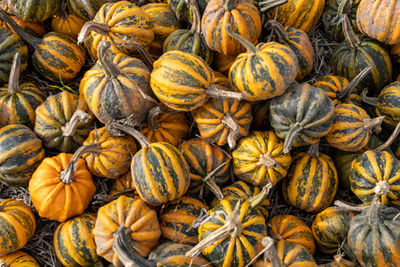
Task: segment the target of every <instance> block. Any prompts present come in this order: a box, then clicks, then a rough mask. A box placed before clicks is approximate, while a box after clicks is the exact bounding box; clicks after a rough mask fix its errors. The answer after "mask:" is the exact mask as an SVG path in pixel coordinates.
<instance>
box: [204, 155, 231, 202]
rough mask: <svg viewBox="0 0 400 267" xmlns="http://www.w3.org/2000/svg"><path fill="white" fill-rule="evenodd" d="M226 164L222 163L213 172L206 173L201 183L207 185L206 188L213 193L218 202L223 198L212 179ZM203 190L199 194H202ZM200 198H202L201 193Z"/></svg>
mask: <svg viewBox="0 0 400 267" xmlns="http://www.w3.org/2000/svg"><path fill="white" fill-rule="evenodd" d="M226 164H227V162H224V163H222V164H221V165H219V166H218V167H217V168H215V169H214V170H212V171H211V172H210V173H208V174H207V175H206V177H204V178H203V179H202V180H203V183H205V184H206V185H207V187H208V188H209V189H210V190H211V192H213V193H214V195H215V196H216V197H217V199H218V200H222V199H223V198H224V195H223V194H222V191H221V188H220V187H219V186H218V185H217V184H216V183H215V179H214V175H215V174H216V173H217V172H219V171H220V170H221V169H222V167H224V166H225V165H226ZM202 191H203V190H201V191H200V192H202ZM200 198H202V193H201V196H200Z"/></svg>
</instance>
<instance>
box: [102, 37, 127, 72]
mask: <svg viewBox="0 0 400 267" xmlns="http://www.w3.org/2000/svg"><path fill="white" fill-rule="evenodd" d="M110 46H111V43H110V42H109V41H106V40H102V41H101V42H100V43H99V46H98V47H97V56H98V58H99V62H100V65H101V66H102V67H103V69H104V73H105V75H106V77H107V78H108V79H115V78H117V76H118V75H120V74H121V69H120V68H119V67H118V66H117V65H116V64H114V63H113V62H112V60H110V58H108V57H107V53H108V51H109V48H110Z"/></svg>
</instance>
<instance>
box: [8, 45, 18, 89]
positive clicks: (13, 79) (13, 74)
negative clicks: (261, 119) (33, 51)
mask: <svg viewBox="0 0 400 267" xmlns="http://www.w3.org/2000/svg"><path fill="white" fill-rule="evenodd" d="M20 71H21V55H20V53H19V52H17V53H15V55H14V58H13V63H12V66H11V71H10V78H9V79H8V93H9V94H13V95H14V94H17V93H18V92H19V91H20V88H19V75H20Z"/></svg>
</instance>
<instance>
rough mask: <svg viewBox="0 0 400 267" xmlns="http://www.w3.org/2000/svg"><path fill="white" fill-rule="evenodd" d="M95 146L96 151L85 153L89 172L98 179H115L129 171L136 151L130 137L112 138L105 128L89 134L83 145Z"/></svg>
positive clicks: (84, 156) (133, 141)
mask: <svg viewBox="0 0 400 267" xmlns="http://www.w3.org/2000/svg"><path fill="white" fill-rule="evenodd" d="M91 144H93V145H97V147H98V151H97V152H92V153H85V154H83V155H82V157H83V158H84V159H85V161H86V165H87V167H88V169H89V171H90V172H91V173H92V174H93V175H95V176H98V177H104V178H113V179H115V178H117V177H118V176H121V175H123V174H125V173H127V172H128V171H129V169H130V164H131V161H132V155H135V153H136V151H137V147H136V143H135V140H134V139H133V138H132V137H130V136H114V135H112V134H110V133H109V132H108V131H107V129H106V127H102V128H100V129H95V130H93V131H91V132H90V134H89V136H88V138H87V139H86V140H85V141H84V142H83V145H85V146H86V145H91Z"/></svg>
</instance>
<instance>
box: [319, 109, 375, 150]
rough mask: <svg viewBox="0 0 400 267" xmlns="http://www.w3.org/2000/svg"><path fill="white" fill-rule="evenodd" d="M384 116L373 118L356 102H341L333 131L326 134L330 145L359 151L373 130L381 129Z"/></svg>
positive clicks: (336, 110) (336, 112)
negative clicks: (355, 103)
mask: <svg viewBox="0 0 400 267" xmlns="http://www.w3.org/2000/svg"><path fill="white" fill-rule="evenodd" d="M382 120H383V117H377V118H374V119H371V118H370V117H369V116H368V114H367V112H366V111H365V110H364V109H363V108H361V107H359V106H356V105H354V104H339V105H337V106H336V108H335V119H334V121H333V125H332V128H331V131H330V132H329V133H328V135H327V136H325V139H326V140H327V141H328V143H329V145H330V146H332V147H335V148H338V149H340V150H344V151H359V150H361V149H363V148H364V147H365V146H366V145H367V144H368V142H369V139H370V138H371V135H372V130H376V129H378V130H379V129H380V126H381V123H382Z"/></svg>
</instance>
